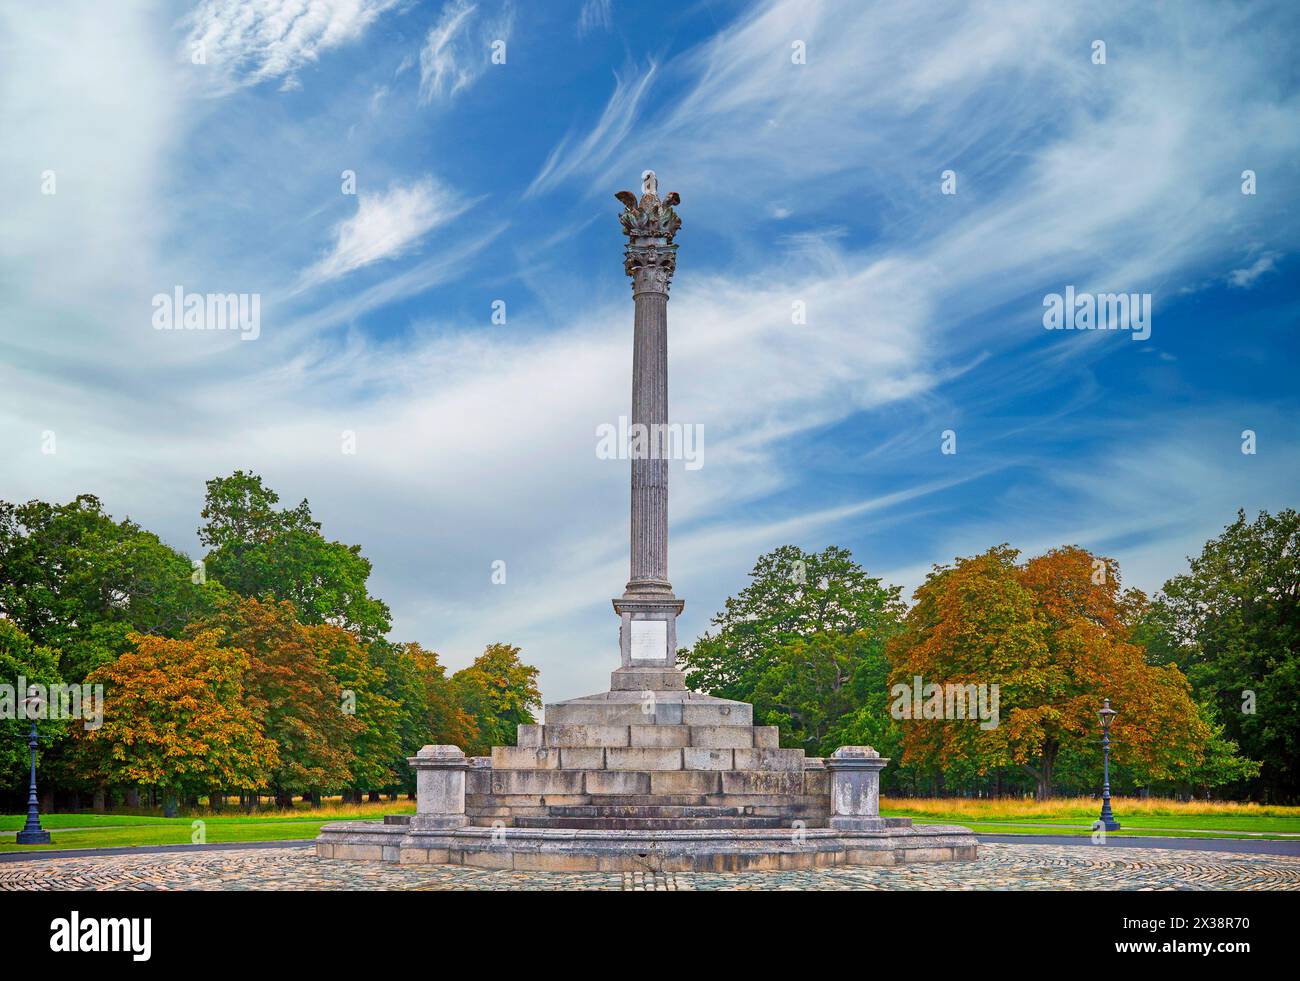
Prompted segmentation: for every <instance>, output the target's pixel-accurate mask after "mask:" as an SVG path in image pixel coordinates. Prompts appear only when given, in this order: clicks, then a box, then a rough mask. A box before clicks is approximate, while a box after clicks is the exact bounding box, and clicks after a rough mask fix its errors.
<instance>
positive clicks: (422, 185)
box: [299, 177, 469, 288]
mask: <svg viewBox="0 0 1300 981" xmlns="http://www.w3.org/2000/svg"><path fill="white" fill-rule="evenodd" d="M467 207H469V204H468V202H466V201H464V200H463V199H462V198H461V197H460V196H459V195H457V194H456V193H455V192H454V191H452V190H451V189H449V188H448V187H446V186H445V185H443V184H441V183H439V182H437V181H435V180H434V179H433V178H432V177H425V178H423V179H422V180H419V181H416V182H414V183H411V184H400V183H394V184H392V185H390V186H389V187H388V188H387V189H386V190H384V191H378V192H374V193H366V192H362V193H360V194H358V195H357V211H356V214H354V215H353V216H352V217H351V218H347V219H345V220H343V221H341V222H339V223H338V225H336V226H335V228H334V245H333V247H332V248H331V249H330V251H329V253H328V254H327V255H325V256H324V257H323V258H321V259H320V261H318V262H316V263H315V264H314V265H312V266H311V267H310V268H309V269H307V270H305V271H304V272H303V274H302V277H301V279H300V284H299V285H300V288H306V287H310V286H316V285H318V284H320V283H323V282H326V281H328V280H331V279H337V278H338V277H340V276H345V275H347V274H348V273H350V272H352V271H353V270H354V269H360V268H362V267H363V266H369V265H371V264H372V263H376V262H381V261H383V260H386V259H395V258H397V257H398V256H401V255H405V254H407V253H409V252H411V251H413V250H414V249H415V248H416V247H417V246H418V245H419V243H420V240H421V239H422V238H424V236H425V235H426V234H428V233H429V232H430V231H432V230H433V229H435V228H437V227H438V226H439V225H444V224H446V223H447V222H449V221H451V220H452V219H453V218H455V217H456V216H457V215H459V214H460V213H461V212H463V211H464V210H465V209H466V208H467Z"/></svg>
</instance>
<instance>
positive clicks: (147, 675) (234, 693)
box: [72, 630, 278, 798]
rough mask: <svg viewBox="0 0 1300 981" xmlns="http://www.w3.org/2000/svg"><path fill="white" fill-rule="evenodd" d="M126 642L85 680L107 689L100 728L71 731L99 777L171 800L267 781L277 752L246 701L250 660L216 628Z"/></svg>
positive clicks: (134, 637)
mask: <svg viewBox="0 0 1300 981" xmlns="http://www.w3.org/2000/svg"><path fill="white" fill-rule="evenodd" d="M127 640H128V642H129V643H130V644H132V645H133V647H134V649H133V650H128V651H127V652H126V653H124V654H122V655H121V656H120V657H118V658H117V659H116V660H113V661H110V662H108V663H107V664H104V665H102V666H100V667H99V668H97V669H96V670H95V671H93V672H92V673H91V674H90V676H89V677H88V678H87V679H86V681H87V682H89V683H90V684H102V685H103V686H104V702H105V704H104V723H103V725H102V726H100V727H99V728H97V729H89V730H87V729H83V728H82V727H80V726H74V727H73V729H72V731H73V733H74V734H75V735H76V736H77V737H78V739H79V741H80V743H81V746H80V749H82V750H83V752H84V755H85V756H86V757H87V758H89V759H90V760H93V761H94V762H95V764H96V768H97V769H98V770H99V771H100V772H101V773H102V774H103V776H104V777H105V778H106V779H107V780H108V781H109V782H112V783H118V784H126V785H134V786H142V787H152V788H154V789H157V790H159V791H161V792H162V793H163V794H164V795H166V796H167V797H168V798H175V797H178V796H182V795H195V794H203V793H213V792H224V791H227V790H241V791H243V790H256V789H258V788H260V787H264V786H265V785H266V783H267V779H268V776H269V774H270V773H271V771H272V770H273V769H274V768H275V766H276V765H277V759H278V758H277V754H276V747H275V743H273V742H272V741H271V740H269V739H267V738H266V737H265V736H263V735H262V733H261V732H260V731H259V726H258V722H257V719H256V718H254V716H253V713H252V712H250V711H249V710H248V708H247V707H245V705H244V686H243V681H242V679H243V675H244V672H245V671H247V670H248V664H249V661H248V656H247V655H246V654H245V653H244V652H243V651H242V650H239V649H237V648H230V647H220V646H218V641H219V640H220V631H217V630H206V631H200V632H198V633H196V634H195V635H194V636H192V637H190V638H188V639H185V640H169V639H167V638H165V637H154V636H149V635H145V634H138V633H131V634H128V636H127Z"/></svg>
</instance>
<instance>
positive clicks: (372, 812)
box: [0, 798, 1300, 852]
mask: <svg viewBox="0 0 1300 981" xmlns="http://www.w3.org/2000/svg"><path fill="white" fill-rule="evenodd" d="M1098 808H1099V804H1098V803H1097V801H1095V800H1091V799H1087V798H1075V799H1064V800H1053V801H1047V802H1045V803H1040V802H1038V801H1033V800H1023V801H1022V800H998V801H987V800H968V799H961V798H948V799H942V800H921V799H905V798H893V799H888V798H886V799H884V800H882V801H881V807H880V813H881V814H883V815H885V816H887V817H910V818H912V819H913V820H914V821H915V822H916V823H917V824H961V825H965V826H966V827H968V828H971V829H973V830H975V831H978V832H983V833H985V834H1028V835H1080V836H1085V837H1086V836H1087V835H1089V834H1091V833H1092V822H1093V821H1094V820H1096V817H1097V810H1098ZM414 810H415V804H414V803H412V802H411V801H407V800H401V801H393V802H390V801H382V802H379V803H374V804H370V803H366V804H352V805H339V804H327V805H326V806H324V807H320V808H311V807H309V806H307V805H302V804H299V805H296V806H295V808H294V809H293V810H290V811H258V812H257V813H255V814H242V813H237V812H236V813H232V812H230V811H223V812H220V813H213V812H208V811H196V812H194V813H191V814H187V815H186V816H183V817H175V818H166V817H161V816H158V815H151V814H139V813H134V814H96V813H80V814H44V815H42V816H41V826H42V827H44V828H45V829H46V830H47V831H49V832H50V833H51V839H52V840H51V842H50V844H49V845H35V846H33V845H24V846H21V847H20V846H19V845H18V844H17V843H16V842H15V841H14V838H13V832H15V831H17V830H18V829H19V828H21V827H22V826H23V822H24V820H25V817H24V815H21V814H7V815H0V851H7V852H12V851H39V850H40V849H42V848H116V847H124V846H135V845H181V844H189V843H190V842H191V840H192V836H193V834H194V829H193V827H192V823H193V822H194V821H195V820H202V821H203V822H204V832H205V835H206V841H207V842H209V843H212V844H216V843H221V842H241V841H286V840H292V839H307V838H314V837H316V835H317V834H318V833H319V832H320V828H321V825H322V824H326V823H327V822H330V821H343V820H357V819H363V818H365V819H370V820H377V819H379V818H380V817H382V816H383V815H384V814H410V813H412V812H414ZM1114 810H1115V816H1116V818H1117V819H1118V820H1119V822H1120V824H1121V825H1123V828H1122V830H1120V831H1115V832H1111V833H1112V834H1117V835H1158V836H1160V837H1170V838H1204V837H1213V838H1283V837H1286V836H1288V835H1300V807H1257V806H1255V805H1249V804H1222V803H1213V804H1209V803H1198V802H1191V803H1180V802H1177V801H1159V800H1149V799H1143V800H1137V799H1129V798H1118V799H1116V800H1115V802H1114Z"/></svg>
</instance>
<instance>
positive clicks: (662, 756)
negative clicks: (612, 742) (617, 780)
mask: <svg viewBox="0 0 1300 981" xmlns="http://www.w3.org/2000/svg"><path fill="white" fill-rule="evenodd" d="M605 768H606V769H609V770H680V769H681V768H682V751H681V750H680V749H652V748H649V747H642V748H638V749H619V748H611V749H607V750H606V751H605Z"/></svg>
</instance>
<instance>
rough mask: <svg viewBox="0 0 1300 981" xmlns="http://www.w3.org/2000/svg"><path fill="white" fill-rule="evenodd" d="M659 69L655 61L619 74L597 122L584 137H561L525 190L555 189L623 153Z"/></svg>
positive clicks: (530, 192) (531, 191) (539, 191)
mask: <svg viewBox="0 0 1300 981" xmlns="http://www.w3.org/2000/svg"><path fill="white" fill-rule="evenodd" d="M656 70H657V67H656V65H655V63H654V62H651V63H650V64H649V66H648V67H647V68H646V69H645V71H641V72H637V73H636V74H635V75H634V76H633V77H632V78H630V79H624V78H623V77H621V76H619V75H615V76H614V93H613V95H611V96H610V97H609V101H608V102H607V103H605V109H604V111H603V112H602V113H601V114H600V119H599V120H597V121H596V125H595V126H593V127H592V128H591V130H590V131H589V132H588V133H587V135H586V136H585V137H583V138H582V139H581V140H577V141H576V142H575V141H574V140H573V139H572V138H571V136H572V134H570V135H569V136H566V137H565V138H564V139H563V140H561V141H560V142H559V143H558V144H557V145H556V147H555V149H554V150H552V151H551V154H550V156H548V157H547V158H546V163H544V164H543V165H542V169H541V170H540V171H539V172H538V174H537V176H536V177H534V178H533V181H532V183H531V184H529V185H528V190H527V192H525V193H526V194H527V195H529V196H531V195H534V194H540V193H541V192H543V191H548V190H551V189H552V188H554V187H556V186H557V185H559V184H561V183H562V182H564V181H565V180H567V179H569V178H571V177H573V176H574V175H575V174H579V173H590V172H592V171H595V170H599V169H601V168H602V165H604V164H605V163H607V162H608V161H609V160H610V158H611V157H614V156H616V155H617V156H621V155H622V154H623V152H624V147H625V144H626V142H627V137H628V135H629V133H630V132H631V130H632V126H633V124H634V123H635V122H636V119H637V112H638V110H639V109H640V107H641V101H642V99H644V98H645V95H646V92H648V91H649V89H650V86H651V84H652V83H653V82H654V77H655V72H656ZM638 173H640V171H638Z"/></svg>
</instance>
